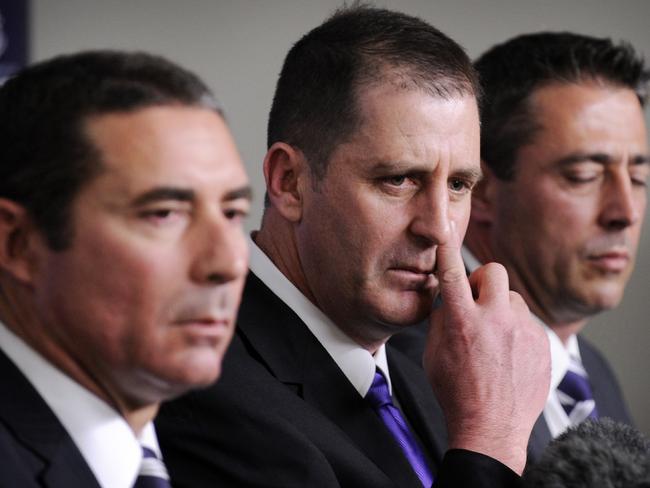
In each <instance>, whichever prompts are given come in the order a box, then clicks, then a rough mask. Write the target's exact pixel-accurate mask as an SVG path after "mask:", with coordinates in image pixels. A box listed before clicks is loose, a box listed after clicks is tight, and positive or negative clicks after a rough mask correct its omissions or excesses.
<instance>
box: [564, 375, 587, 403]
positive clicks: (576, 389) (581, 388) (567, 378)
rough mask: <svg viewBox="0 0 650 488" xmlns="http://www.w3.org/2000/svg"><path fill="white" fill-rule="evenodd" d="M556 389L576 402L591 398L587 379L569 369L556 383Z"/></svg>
mask: <svg viewBox="0 0 650 488" xmlns="http://www.w3.org/2000/svg"><path fill="white" fill-rule="evenodd" d="M558 389H559V390H560V391H561V392H563V393H565V394H567V395H569V396H570V397H571V398H573V399H574V400H576V401H578V402H582V401H585V400H591V399H592V398H593V394H592V393H591V387H590V386H589V380H588V379H587V378H585V377H584V376H582V375H581V374H578V373H576V372H574V371H571V370H569V371H567V372H566V374H565V375H564V378H562V381H561V382H560V384H559V385H558Z"/></svg>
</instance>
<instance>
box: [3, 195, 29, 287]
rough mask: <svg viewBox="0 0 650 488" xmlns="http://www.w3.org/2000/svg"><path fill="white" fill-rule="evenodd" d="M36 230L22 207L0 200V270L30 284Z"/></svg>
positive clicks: (10, 201)
mask: <svg viewBox="0 0 650 488" xmlns="http://www.w3.org/2000/svg"><path fill="white" fill-rule="evenodd" d="M35 237H36V229H35V228H34V225H33V222H32V220H31V218H30V217H29V215H28V213H27V210H25V208H24V207H23V206H22V205H19V204H17V203H16V202H13V201H12V200H7V199H5V198H0V270H2V271H5V272H7V273H9V274H10V275H12V276H13V277H14V278H15V279H16V280H18V281H20V282H23V283H30V282H31V281H32V278H33V274H34V266H33V264H34V253H33V245H34V243H35V241H34V238H35Z"/></svg>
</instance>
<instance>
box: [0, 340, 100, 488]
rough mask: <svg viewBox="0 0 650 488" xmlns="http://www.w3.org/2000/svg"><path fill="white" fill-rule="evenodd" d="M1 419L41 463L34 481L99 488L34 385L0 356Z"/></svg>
mask: <svg viewBox="0 0 650 488" xmlns="http://www.w3.org/2000/svg"><path fill="white" fill-rule="evenodd" d="M0 371H1V373H0V383H1V384H2V387H1V388H0V418H2V420H3V421H4V422H6V424H7V425H9V426H11V428H12V430H13V432H14V435H15V437H16V439H17V441H18V442H19V443H21V444H22V445H23V446H24V447H25V448H26V449H27V450H29V451H31V452H33V453H34V455H35V457H36V458H38V459H40V460H41V461H42V463H43V464H42V469H40V470H39V472H35V473H34V476H35V478H38V479H42V480H43V481H44V483H45V485H44V486H47V487H50V486H51V487H58V486H84V487H88V488H93V487H96V488H99V484H98V483H97V480H96V479H95V477H94V476H93V474H92V472H91V470H90V468H89V467H88V465H87V464H86V462H85V460H84V459H83V457H82V455H81V453H80V452H79V450H78V449H77V447H76V446H75V444H74V442H73V441H72V438H71V437H70V436H69V435H68V433H67V431H66V430H65V429H64V428H63V426H62V425H61V423H60V422H59V420H58V419H57V418H56V416H55V415H54V413H53V412H52V410H50V408H49V407H48V405H47V404H46V403H45V402H44V401H43V399H42V398H41V396H40V395H39V394H38V392H37V391H36V390H35V389H34V388H33V387H32V385H31V383H30V382H29V381H28V380H27V378H25V376H24V375H23V374H22V373H21V372H20V371H19V370H18V368H17V367H16V366H15V365H14V364H13V362H11V361H10V360H9V358H8V357H7V356H6V355H5V354H4V353H2V352H0Z"/></svg>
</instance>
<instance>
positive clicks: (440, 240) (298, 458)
mask: <svg viewBox="0 0 650 488" xmlns="http://www.w3.org/2000/svg"><path fill="white" fill-rule="evenodd" d="M476 93H477V87H476V78H475V74H474V71H473V69H472V66H471V63H470V61H469V59H468V58H467V56H466V55H465V53H464V52H463V50H462V49H461V48H460V46H458V44H456V43H455V42H454V41H452V40H451V39H449V38H448V37H446V36H445V35H444V34H442V33H441V32H440V31H438V30H437V29H435V28H433V27H431V26H430V25H428V24H426V23H425V22H423V21H421V20H419V19H416V18H413V17H410V16H407V15H404V14H400V13H396V12H390V11H386V10H380V9H373V8H363V7H361V8H359V7H357V8H351V9H344V10H342V11H340V12H338V13H336V14H335V15H334V16H333V17H331V18H330V19H328V20H327V21H326V22H325V23H323V24H322V25H321V26H319V27H317V28H315V29H314V30H312V31H311V32H309V33H308V34H306V35H305V36H304V37H303V38H302V39H301V40H300V41H298V43H296V44H295V46H294V47H293V48H292V49H291V51H290V52H289V54H288V55H287V58H286V60H285V63H284V66H283V68H282V73H281V74H280V79H279V81H278V86H277V90H276V95H275V98H274V101H273V106H272V109H271V115H270V119H269V141H268V142H269V149H268V152H267V155H266V158H265V160H264V174H265V178H266V187H267V196H268V199H267V200H268V205H267V208H266V211H265V214H264V218H263V221H262V227H261V230H260V231H259V232H257V233H254V234H253V236H252V237H253V241H254V242H252V254H251V273H250V274H249V278H248V281H247V284H246V287H245V291H244V298H243V302H242V308H241V311H240V314H239V317H238V327H237V333H236V338H235V340H234V342H233V348H231V350H229V353H228V355H227V357H226V360H225V363H224V375H223V378H222V379H221V381H220V383H219V384H218V385H215V386H213V387H211V388H210V389H208V390H205V391H202V392H199V393H197V394H190V395H188V396H186V397H184V398H182V399H179V400H178V401H175V402H172V403H171V404H169V405H167V406H165V407H164V408H163V410H162V411H161V416H160V417H159V419H158V421H157V422H158V428H159V429H160V432H161V446H162V449H163V452H164V453H165V456H166V459H167V460H168V464H169V465H170V470H171V472H172V474H173V475H174V479H177V480H178V483H179V486H188V487H189V486H192V487H197V486H216V485H218V486H282V487H289V486H296V487H298V486H301V487H302V486H310V487H340V486H354V487H359V486H372V487H375V488H377V487H394V486H413V487H422V486H431V485H432V483H434V478H437V479H436V481H435V484H436V486H508V485H510V484H512V483H516V482H517V479H518V477H517V476H516V474H515V472H513V471H511V470H510V469H508V468H507V467H510V468H512V470H514V471H518V472H521V470H523V466H524V464H525V457H526V454H525V447H526V443H527V440H528V436H529V434H530V429H531V428H532V425H533V422H534V420H535V418H536V417H537V416H538V415H539V412H540V411H541V408H542V405H543V402H544V400H545V398H546V395H547V388H548V378H549V370H548V360H549V357H548V345H547V344H546V338H545V335H544V333H543V331H542V329H541V327H539V326H538V325H537V324H536V323H535V322H534V321H532V320H531V318H530V315H529V313H528V310H527V308H526V307H525V305H524V304H523V302H522V300H521V297H519V296H518V295H516V294H514V293H510V292H509V291H508V283H507V279H506V275H505V272H504V270H503V269H502V268H501V267H499V266H498V265H497V266H486V267H483V268H481V270H479V271H478V272H477V273H475V274H473V275H472V276H471V277H470V278H469V280H468V279H467V277H466V276H465V273H464V269H463V263H462V259H461V256H460V253H459V242H460V240H461V239H462V235H463V233H464V230H465V228H466V225H467V221H468V218H469V210H470V191H471V188H472V187H473V186H474V184H475V183H476V181H477V180H478V179H479V177H480V164H479V122H478V109H477V102H476ZM438 292H440V294H441V295H442V298H443V301H444V304H443V306H442V307H441V308H439V309H438V310H437V311H436V312H435V313H434V314H433V316H432V318H431V320H432V322H433V324H434V328H435V330H436V333H435V334H433V335H432V337H431V341H430V343H429V347H428V351H427V352H428V355H427V359H426V371H427V373H428V375H429V379H430V382H431V384H433V386H434V388H435V389H436V390H437V392H438V395H439V396H438V398H439V400H440V404H441V407H442V410H444V412H445V414H446V423H447V427H448V429H447V430H448V439H447V437H446V434H445V425H444V420H443V415H442V412H441V409H440V407H439V406H438V404H437V403H436V400H435V398H434V397H433V394H432V390H431V385H430V383H429V381H427V378H426V376H425V375H424V374H423V371H422V369H421V368H419V367H417V366H416V365H414V364H412V362H411V361H410V360H409V359H408V358H406V357H405V356H403V355H401V354H400V353H399V352H398V351H395V350H393V349H390V348H387V347H386V346H385V343H386V341H387V340H388V338H389V337H390V336H391V335H392V334H394V333H395V332H397V331H399V330H402V329H403V328H404V327H407V326H409V325H411V324H416V323H418V322H420V321H421V320H423V319H424V318H425V317H427V316H428V315H429V314H430V311H431V307H432V303H433V301H434V298H435V296H436V295H437V294H438ZM475 297H476V298H475ZM529 354H531V355H532V357H534V358H535V359H534V361H531V360H530V359H528V358H527V356H528V355H529ZM503 364H507V365H508V366H509V367H507V368H506V367H502V366H501V365H503ZM447 446H449V447H451V448H452V449H451V450H449V451H447V452H446V453H445V450H446V449H447ZM443 455H444V460H443ZM499 461H500V462H499ZM501 463H503V464H501ZM506 466H507V467H506Z"/></svg>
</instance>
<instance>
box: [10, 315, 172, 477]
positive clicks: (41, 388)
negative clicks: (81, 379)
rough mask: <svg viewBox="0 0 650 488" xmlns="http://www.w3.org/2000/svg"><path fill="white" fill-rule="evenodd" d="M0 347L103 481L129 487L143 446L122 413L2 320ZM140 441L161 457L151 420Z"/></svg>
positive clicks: (135, 473) (138, 465) (138, 463)
mask: <svg viewBox="0 0 650 488" xmlns="http://www.w3.org/2000/svg"><path fill="white" fill-rule="evenodd" d="M0 349H2V351H3V352H4V353H5V354H6V355H7V356H8V357H9V359H11V361H12V362H13V363H14V364H15V365H16V366H17V367H18V369H20V371H21V372H22V374H23V375H24V376H25V377H26V378H27V379H28V380H29V382H30V383H31V384H32V386H33V387H34V388H35V389H36V391H37V392H38V393H39V394H40V396H41V397H42V398H43V400H44V401H45V403H47V405H48V406H49V407H50V409H51V410H52V411H53V412H54V414H55V415H56V417H57V418H58V419H59V421H60V422H61V424H62V425H63V427H64V428H65V430H66V431H67V432H68V434H69V435H70V437H71V438H72V440H73V441H74V443H75V445H76V446H77V448H78V449H79V451H80V452H81V454H82V456H83V457H84V459H85V460H86V462H87V463H88V466H89V467H90V469H91V470H92V472H93V474H94V475H95V478H97V481H98V482H99V484H100V485H101V486H102V487H105V488H108V487H110V488H131V487H132V486H133V483H134V482H135V480H136V478H137V475H138V471H139V469H140V462H141V460H142V449H141V447H140V443H139V441H138V439H137V438H136V436H135V435H134V433H133V431H132V430H131V427H130V426H129V425H128V424H127V423H126V421H125V419H124V417H122V416H121V415H120V414H119V413H118V412H117V411H116V410H114V409H113V408H111V407H110V406H109V405H108V404H107V403H106V402H104V401H103V400H101V399H100V398H98V397H97V396H96V395H94V394H93V393H91V392H90V391H88V390H87V389H86V388H84V387H82V386H81V385H80V384H79V383H77V382H76V381H74V380H73V379H72V378H70V377H69V376H67V375H66V374H64V373H63V372H62V371H60V370H59V369H57V368H56V367H55V366H53V365H52V364H51V363H50V362H48V361H47V360H46V359H45V358H43V357H42V356H41V355H40V354H38V353H37V352H36V351H35V350H33V349H32V348H31V347H30V346H28V345H27V344H26V343H25V342H23V341H22V339H20V338H19V337H18V336H16V335H15V334H14V333H13V332H11V331H10V330H9V329H8V328H7V327H6V326H5V325H4V324H2V322H0ZM140 440H141V442H142V443H143V445H146V446H147V447H149V448H151V449H153V450H154V451H155V452H156V453H157V454H158V455H160V448H159V447H158V441H157V439H156V434H155V430H154V427H153V424H152V423H151V422H150V423H149V424H147V425H146V426H145V428H144V429H143V431H142V433H141V435H140Z"/></svg>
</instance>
